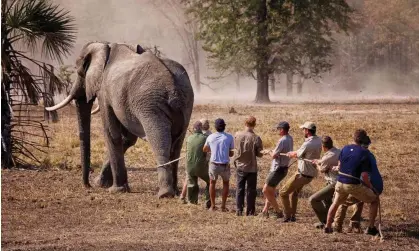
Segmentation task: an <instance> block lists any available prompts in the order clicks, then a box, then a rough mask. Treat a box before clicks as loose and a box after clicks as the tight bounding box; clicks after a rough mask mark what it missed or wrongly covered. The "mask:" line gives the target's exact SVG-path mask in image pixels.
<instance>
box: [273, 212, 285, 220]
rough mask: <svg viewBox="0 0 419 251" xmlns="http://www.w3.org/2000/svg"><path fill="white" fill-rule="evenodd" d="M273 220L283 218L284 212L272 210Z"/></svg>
mask: <svg viewBox="0 0 419 251" xmlns="http://www.w3.org/2000/svg"><path fill="white" fill-rule="evenodd" d="M272 218H273V219H274V220H278V219H281V218H284V213H282V211H279V212H273V217H272Z"/></svg>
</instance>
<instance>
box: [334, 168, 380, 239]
mask: <svg viewBox="0 0 419 251" xmlns="http://www.w3.org/2000/svg"><path fill="white" fill-rule="evenodd" d="M338 173H339V175H343V176H346V177H349V178H352V179H356V180H358V181H360V182H361V184H362V185H364V186H366V187H368V186H367V184H365V182H364V181H363V180H361V179H360V178H358V177H354V176H352V175H350V174H347V173H342V172H338ZM368 188H369V187H368ZM370 189H371V190H372V191H373V192H374V193H375V194H377V195H378V192H377V190H375V188H374V187H372V188H370ZM378 232H379V233H380V241H383V240H384V235H383V233H382V232H381V203H380V199H378Z"/></svg>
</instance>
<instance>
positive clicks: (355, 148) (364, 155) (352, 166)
mask: <svg viewBox="0 0 419 251" xmlns="http://www.w3.org/2000/svg"><path fill="white" fill-rule="evenodd" d="M339 161H340V168H339V172H342V173H345V174H349V175H351V176H353V177H357V178H358V177H361V173H363V172H368V173H370V172H371V165H370V156H369V151H368V150H367V149H365V148H363V147H361V146H359V145H355V144H351V145H346V146H344V147H343V148H342V151H341V152H340V156H339ZM337 181H339V182H341V183H343V184H360V183H361V182H360V181H359V180H358V179H356V178H351V177H347V176H344V175H338V178H337Z"/></svg>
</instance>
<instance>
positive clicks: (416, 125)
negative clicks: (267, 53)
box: [2, 104, 419, 250]
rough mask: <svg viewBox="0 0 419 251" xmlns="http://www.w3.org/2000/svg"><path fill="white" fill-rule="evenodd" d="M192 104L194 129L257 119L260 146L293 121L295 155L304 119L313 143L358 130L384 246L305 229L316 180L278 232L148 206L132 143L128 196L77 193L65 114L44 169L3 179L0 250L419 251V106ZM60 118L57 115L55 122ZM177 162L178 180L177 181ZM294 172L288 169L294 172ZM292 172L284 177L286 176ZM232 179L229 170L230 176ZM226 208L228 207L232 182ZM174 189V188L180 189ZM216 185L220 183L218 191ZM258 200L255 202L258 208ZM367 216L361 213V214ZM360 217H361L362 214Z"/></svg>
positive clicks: (96, 135) (98, 131)
mask: <svg viewBox="0 0 419 251" xmlns="http://www.w3.org/2000/svg"><path fill="white" fill-rule="evenodd" d="M234 108H235V110H236V111H237V112H238V113H237V114H229V113H228V110H229V107H227V106H217V105H196V106H195V108H194V113H193V118H192V121H195V120H196V119H200V118H202V117H206V118H208V119H210V120H211V121H214V120H215V119H216V118H217V117H222V118H224V119H225V120H226V122H227V131H228V132H236V131H238V130H241V129H242V125H243V121H244V118H245V117H246V116H247V115H250V114H252V115H254V116H256V118H257V119H258V126H257V128H256V131H257V133H258V134H259V135H261V137H262V140H263V141H264V145H265V147H266V148H271V147H273V146H274V144H275V142H276V141H277V139H278V136H277V135H275V134H274V133H273V132H272V131H271V129H272V126H273V125H274V124H275V123H276V122H277V121H278V120H280V119H281V120H288V121H289V122H290V123H291V126H292V129H291V134H292V135H293V137H294V140H295V144H296V147H297V146H298V145H300V144H301V143H302V141H303V136H302V134H301V131H300V130H299V129H297V125H299V124H301V123H303V122H304V121H306V120H311V121H314V122H316V123H317V125H318V129H319V131H318V134H319V135H324V134H327V135H330V136H331V137H332V138H333V139H334V141H335V142H336V145H337V146H339V147H341V146H343V145H345V144H347V143H350V142H351V136H352V132H353V131H354V130H355V129H356V128H365V129H366V130H367V131H368V133H369V134H370V135H371V137H372V141H373V144H372V147H371V150H372V151H373V152H374V153H375V155H376V157H377V160H378V165H379V168H380V170H381V173H382V175H383V177H384V182H385V191H384V194H383V196H382V207H383V211H382V213H383V231H384V235H385V237H386V240H385V241H384V242H382V243H380V242H378V241H377V240H373V239H371V238H370V237H369V236H366V235H360V234H333V235H325V234H323V233H321V232H320V231H318V230H316V229H313V227H312V224H313V223H315V222H316V219H315V215H314V213H313V211H312V209H311V208H310V207H309V205H308V202H307V197H308V196H309V195H310V194H312V193H313V192H314V191H316V190H317V189H319V188H320V187H322V186H323V180H322V178H318V179H316V180H314V181H313V182H312V183H311V184H310V185H308V186H306V187H305V188H304V191H303V193H302V195H301V197H302V198H301V199H300V201H299V209H298V215H297V218H298V222H297V223H292V224H282V223H278V222H274V221H273V220H269V219H268V220H261V219H258V218H256V217H242V218H237V217H235V216H234V214H232V213H221V212H216V213H209V212H207V211H206V210H204V208H203V206H202V205H200V206H191V205H182V204H181V203H180V202H179V201H178V200H177V199H172V200H157V199H156V191H157V187H156V178H157V173H156V170H155V168H154V166H155V161H154V159H153V157H152V153H151V150H150V147H149V146H148V144H147V143H146V142H143V141H141V140H139V141H138V142H137V144H136V145H135V146H134V147H132V148H131V149H130V150H129V151H128V152H127V154H126V163H127V167H128V168H129V181H130V183H131V187H132V190H133V193H129V194H117V195H111V194H108V192H107V191H106V190H102V189H99V188H93V189H92V190H90V191H86V190H84V189H83V188H82V186H81V172H80V167H79V166H78V164H79V154H80V153H79V151H80V150H79V143H78V131H77V121H76V118H75V111H74V110H73V109H67V110H65V111H64V112H63V113H64V114H65V115H64V116H62V119H61V121H60V122H59V123H57V124H53V125H50V129H51V131H52V133H53V135H52V136H53V139H52V146H53V148H51V149H50V151H49V152H50V153H49V155H48V156H43V161H44V164H45V166H46V167H48V168H44V169H40V170H38V171H29V170H11V171H9V170H3V171H2V207H3V208H2V248H4V249H5V250H68V249H70V250H110V249H113V250H203V249H206V250H258V249H263V250H271V249H280V250H286V249H291V250H295V249H298V250H313V249H315V250H320V249H322V250H333V249H338V248H340V249H368V250H370V249H374V250H378V249H381V250H399V249H405V250H418V249H419V216H418V214H417V212H418V210H419V200H418V197H417V194H418V193H419V188H418V186H417V183H418V181H419V180H418V173H419V171H418V169H417V167H418V166H419V161H418V154H417V153H418V151H419V149H418V148H419V144H418V142H419V133H418V132H419V105H418V104H387V105H386V104H380V105H377V104H364V105H356V104H351V105H335V104H327V105H326V104H322V105H320V104H310V105H308V104H306V105H269V106H256V105H248V106H245V105H235V106H234ZM62 115H63V114H62ZM92 131H93V133H92V165H93V167H94V168H95V169H96V171H95V173H94V175H93V176H95V175H97V173H98V171H99V170H98V168H99V167H100V166H101V165H102V162H103V157H104V151H105V146H104V140H103V137H102V127H101V125H100V119H99V118H98V117H94V119H93V122H92ZM269 164H270V161H269V159H267V158H263V159H262V160H261V161H260V169H261V170H260V172H259V175H258V176H259V177H258V188H259V189H260V188H261V187H262V185H263V183H264V179H265V177H266V175H267V172H268V169H269ZM183 165H184V162H183V161H181V168H180V180H181V181H183V179H184V177H185V173H184V168H183ZM294 170H295V166H294V167H293V168H292V171H294ZM290 173H292V172H290ZM233 174H234V170H233ZM231 182H232V186H231V194H230V197H229V199H228V205H229V207H231V208H234V207H235V202H234V191H235V185H234V183H235V178H234V175H232V180H231ZM180 185H181V184H179V186H180ZM219 185H220V184H219ZM262 205H263V198H262V196H261V195H260V194H259V195H258V199H257V209H258V210H261V209H262ZM367 211H368V209H366V210H365V212H367ZM364 217H365V218H366V217H367V215H366V214H364Z"/></svg>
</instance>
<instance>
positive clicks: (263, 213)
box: [258, 212, 269, 219]
mask: <svg viewBox="0 0 419 251" xmlns="http://www.w3.org/2000/svg"><path fill="white" fill-rule="evenodd" d="M258 217H260V218H264V219H268V218H269V213H268V212H261V213H260V214H258Z"/></svg>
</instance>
